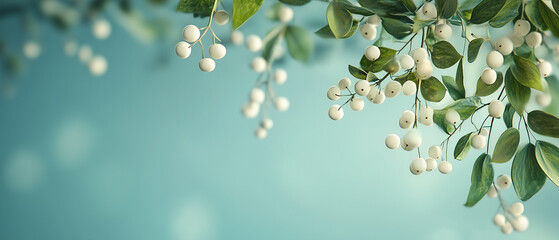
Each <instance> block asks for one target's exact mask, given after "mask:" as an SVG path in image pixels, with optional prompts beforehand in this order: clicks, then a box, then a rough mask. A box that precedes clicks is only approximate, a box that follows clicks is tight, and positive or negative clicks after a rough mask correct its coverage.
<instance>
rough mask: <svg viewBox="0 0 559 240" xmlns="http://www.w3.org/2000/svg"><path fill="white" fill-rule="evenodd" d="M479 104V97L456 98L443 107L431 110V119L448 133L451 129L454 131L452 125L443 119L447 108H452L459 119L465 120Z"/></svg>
mask: <svg viewBox="0 0 559 240" xmlns="http://www.w3.org/2000/svg"><path fill="white" fill-rule="evenodd" d="M480 105H481V98H479V97H467V98H464V99H460V100H456V101H454V102H453V103H451V104H449V105H448V106H446V107H445V108H443V109H440V110H435V111H434V112H433V121H434V122H435V124H437V125H438V126H439V127H440V128H441V129H442V130H443V131H445V132H446V133H448V134H450V133H451V132H452V131H454V126H453V125H451V124H448V123H447V122H446V120H445V114H446V111H447V110H448V109H454V110H455V111H456V112H458V114H459V115H460V119H461V120H465V119H468V118H470V117H471V116H472V114H474V112H475V111H476V109H477V108H478V107H479V106H480Z"/></svg>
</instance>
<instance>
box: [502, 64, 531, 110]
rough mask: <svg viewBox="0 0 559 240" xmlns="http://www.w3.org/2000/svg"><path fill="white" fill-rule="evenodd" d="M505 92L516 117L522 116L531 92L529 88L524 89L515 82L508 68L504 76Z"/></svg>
mask: <svg viewBox="0 0 559 240" xmlns="http://www.w3.org/2000/svg"><path fill="white" fill-rule="evenodd" d="M505 91H506V92H507V98H508V100H509V102H510V104H511V105H512V107H513V108H514V110H516V112H517V113H518V115H520V116H522V115H523V114H524V107H525V106H526V103H528V100H530V94H531V92H530V88H527V87H525V86H524V85H522V84H520V83H519V82H518V81H517V80H516V78H515V77H514V76H513V74H512V72H511V70H510V68H509V70H507V73H506V74H505Z"/></svg>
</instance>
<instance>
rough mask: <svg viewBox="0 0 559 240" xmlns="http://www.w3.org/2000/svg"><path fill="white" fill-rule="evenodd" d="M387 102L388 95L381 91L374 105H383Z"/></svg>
mask: <svg viewBox="0 0 559 240" xmlns="http://www.w3.org/2000/svg"><path fill="white" fill-rule="evenodd" d="M384 100H386V95H384V92H383V91H379V93H378V94H377V95H376V96H375V97H374V98H373V103H374V104H381V103H383V102H384Z"/></svg>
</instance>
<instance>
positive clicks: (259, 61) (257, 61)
mask: <svg viewBox="0 0 559 240" xmlns="http://www.w3.org/2000/svg"><path fill="white" fill-rule="evenodd" d="M250 68H252V70H253V71H255V72H257V73H261V72H264V71H265V70H266V60H264V58H262V57H255V58H254V59H252V62H250Z"/></svg>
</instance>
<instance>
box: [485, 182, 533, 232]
mask: <svg viewBox="0 0 559 240" xmlns="http://www.w3.org/2000/svg"><path fill="white" fill-rule="evenodd" d="M496 184H497V186H495V185H493V184H491V187H489V191H487V196H489V197H490V198H496V197H497V195H498V192H497V189H499V190H506V189H508V188H510V186H511V185H512V179H511V178H510V176H509V175H506V174H503V175H500V176H499V177H497V183H496ZM501 206H502V207H503V213H497V214H495V216H494V217H493V223H495V225H497V226H498V227H500V228H501V231H502V232H503V233H504V234H510V233H511V232H512V231H513V230H514V231H517V232H522V231H525V230H526V229H528V226H529V225H530V222H529V221H528V218H527V217H526V216H524V215H522V214H523V213H524V204H522V203H521V202H515V203H513V204H511V205H508V204H506V203H504V202H501Z"/></svg>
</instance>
